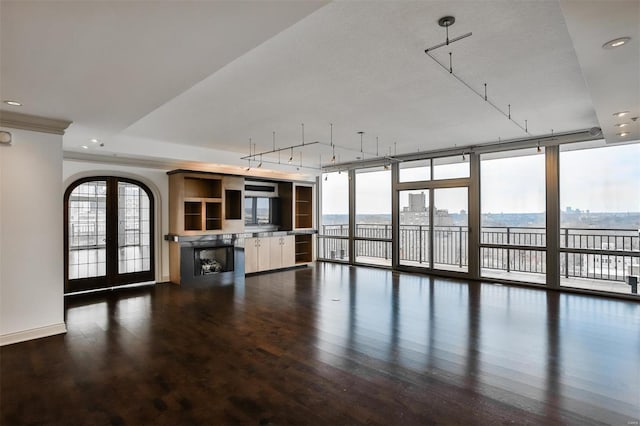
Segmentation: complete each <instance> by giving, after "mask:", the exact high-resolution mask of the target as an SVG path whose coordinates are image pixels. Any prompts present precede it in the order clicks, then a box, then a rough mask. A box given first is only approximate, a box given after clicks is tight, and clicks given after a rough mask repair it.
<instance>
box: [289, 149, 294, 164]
mask: <svg viewBox="0 0 640 426" xmlns="http://www.w3.org/2000/svg"><path fill="white" fill-rule="evenodd" d="M291 163H293V148H291V155H290V156H289V164H291Z"/></svg>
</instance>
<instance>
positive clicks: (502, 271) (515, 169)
mask: <svg viewBox="0 0 640 426" xmlns="http://www.w3.org/2000/svg"><path fill="white" fill-rule="evenodd" d="M480 183H481V185H480V187H481V193H480V200H481V201H480V212H481V216H480V224H481V233H480V267H481V275H482V276H483V277H490V278H499V279H508V280H516V281H526V282H534V283H539V284H545V282H546V252H545V250H546V237H545V236H546V218H545V212H546V207H545V206H546V200H545V187H546V183H545V155H544V149H543V148H541V149H540V151H538V150H537V149H536V148H532V149H525V150H517V151H506V152H499V153H491V154H482V155H481V156H480Z"/></svg>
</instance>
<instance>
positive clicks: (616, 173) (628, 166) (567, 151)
mask: <svg viewBox="0 0 640 426" xmlns="http://www.w3.org/2000/svg"><path fill="white" fill-rule="evenodd" d="M590 145H591V144H588V143H586V144H572V145H566V146H562V147H561V149H560V249H561V253H560V277H561V278H560V284H561V285H562V286H566V287H574V288H582V289H589V290H605V291H612V292H617V293H629V291H630V286H629V282H628V277H629V276H638V275H640V265H639V263H640V242H639V240H640V145H638V144H635V145H619V146H616V145H613V146H607V147H599V148H592V147H590Z"/></svg>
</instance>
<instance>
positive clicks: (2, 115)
mask: <svg viewBox="0 0 640 426" xmlns="http://www.w3.org/2000/svg"><path fill="white" fill-rule="evenodd" d="M70 124H71V121H69V120H58V119H55V118H47V117H38V116H35V115H29V114H22V113H19V112H14V111H6V110H0V125H2V126H4V127H10V128H12V129H22V130H30V131H32V132H40V133H53V134H54V135H64V131H65V130H66V129H67V127H69V125H70Z"/></svg>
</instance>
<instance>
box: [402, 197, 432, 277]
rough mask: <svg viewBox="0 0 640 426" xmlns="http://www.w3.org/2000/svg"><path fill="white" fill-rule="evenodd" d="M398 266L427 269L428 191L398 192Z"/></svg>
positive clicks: (428, 232) (428, 234)
mask: <svg viewBox="0 0 640 426" xmlns="http://www.w3.org/2000/svg"><path fill="white" fill-rule="evenodd" d="M398 195H399V197H398V198H399V214H398V217H399V220H400V229H399V231H400V242H399V244H400V259H399V261H400V264H401V265H407V266H420V267H425V268H428V267H429V266H430V264H431V260H430V255H429V252H430V250H429V246H430V238H431V237H430V235H431V229H430V227H429V190H428V189H424V190H409V191H399V194H398Z"/></svg>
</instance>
